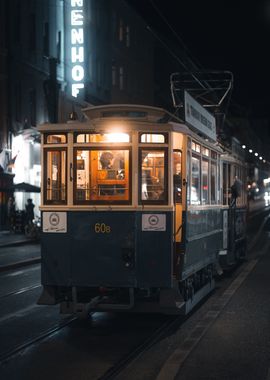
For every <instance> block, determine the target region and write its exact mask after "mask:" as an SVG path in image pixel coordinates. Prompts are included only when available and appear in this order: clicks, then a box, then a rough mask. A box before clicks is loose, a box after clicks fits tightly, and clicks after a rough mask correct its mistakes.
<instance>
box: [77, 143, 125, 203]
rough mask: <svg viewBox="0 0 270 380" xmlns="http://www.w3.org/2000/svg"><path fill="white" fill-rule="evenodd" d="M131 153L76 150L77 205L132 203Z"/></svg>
mask: <svg viewBox="0 0 270 380" xmlns="http://www.w3.org/2000/svg"><path fill="white" fill-rule="evenodd" d="M129 154H130V151H129V150H128V149H120V150H118V149H110V150H109V149H108V150H105V149H104V150H103V149H102V150H94V149H93V150H79V149H78V150H77V151H76V176H75V178H76V184H75V202H76V203H81V202H82V203H84V202H87V201H91V202H93V203H95V202H98V203H100V202H104V203H105V202H115V203H118V202H119V201H120V202H121V201H129V199H130V183H129V182H130V181H129V178H130V176H129Z"/></svg>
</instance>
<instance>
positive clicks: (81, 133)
mask: <svg viewBox="0 0 270 380" xmlns="http://www.w3.org/2000/svg"><path fill="white" fill-rule="evenodd" d="M113 134H114V133H112V132H106V133H105V132H104V133H97V132H84V131H80V132H76V133H74V144H107V145H108V144H130V143H131V142H132V135H131V133H129V132H122V133H115V135H121V134H124V135H127V136H128V141H120V140H119V141H109V140H100V141H91V138H90V140H89V141H78V137H79V136H80V135H84V139H85V138H86V136H88V135H89V136H95V135H96V136H105V135H113Z"/></svg>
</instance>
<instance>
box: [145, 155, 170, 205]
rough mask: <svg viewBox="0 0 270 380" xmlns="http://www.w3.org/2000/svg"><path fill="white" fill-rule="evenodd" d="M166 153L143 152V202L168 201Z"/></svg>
mask: <svg viewBox="0 0 270 380" xmlns="http://www.w3.org/2000/svg"><path fill="white" fill-rule="evenodd" d="M165 178H166V177H165V151H164V150H150V149H149V150H145V149H143V150H141V200H142V201H143V202H144V203H145V202H148V201H149V202H150V203H152V202H157V201H158V202H159V203H164V202H165V201H166V199H167V198H166V188H165Z"/></svg>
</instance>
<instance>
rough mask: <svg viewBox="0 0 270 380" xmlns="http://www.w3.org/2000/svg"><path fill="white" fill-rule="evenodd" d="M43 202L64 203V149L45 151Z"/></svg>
mask: <svg viewBox="0 0 270 380" xmlns="http://www.w3.org/2000/svg"><path fill="white" fill-rule="evenodd" d="M45 160H46V171H45V181H44V182H45V203H54V204H61V203H66V151H65V150H64V149H59V150H58V149H57V150H49V151H47V152H46V156H45Z"/></svg>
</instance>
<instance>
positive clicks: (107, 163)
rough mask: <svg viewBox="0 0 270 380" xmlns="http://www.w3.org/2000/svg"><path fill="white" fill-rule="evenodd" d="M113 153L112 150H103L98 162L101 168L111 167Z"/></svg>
mask: <svg viewBox="0 0 270 380" xmlns="http://www.w3.org/2000/svg"><path fill="white" fill-rule="evenodd" d="M112 161H113V154H112V152H108V151H106V152H103V153H102V154H101V156H100V159H99V162H100V164H101V168H102V169H107V170H108V169H112Z"/></svg>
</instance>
